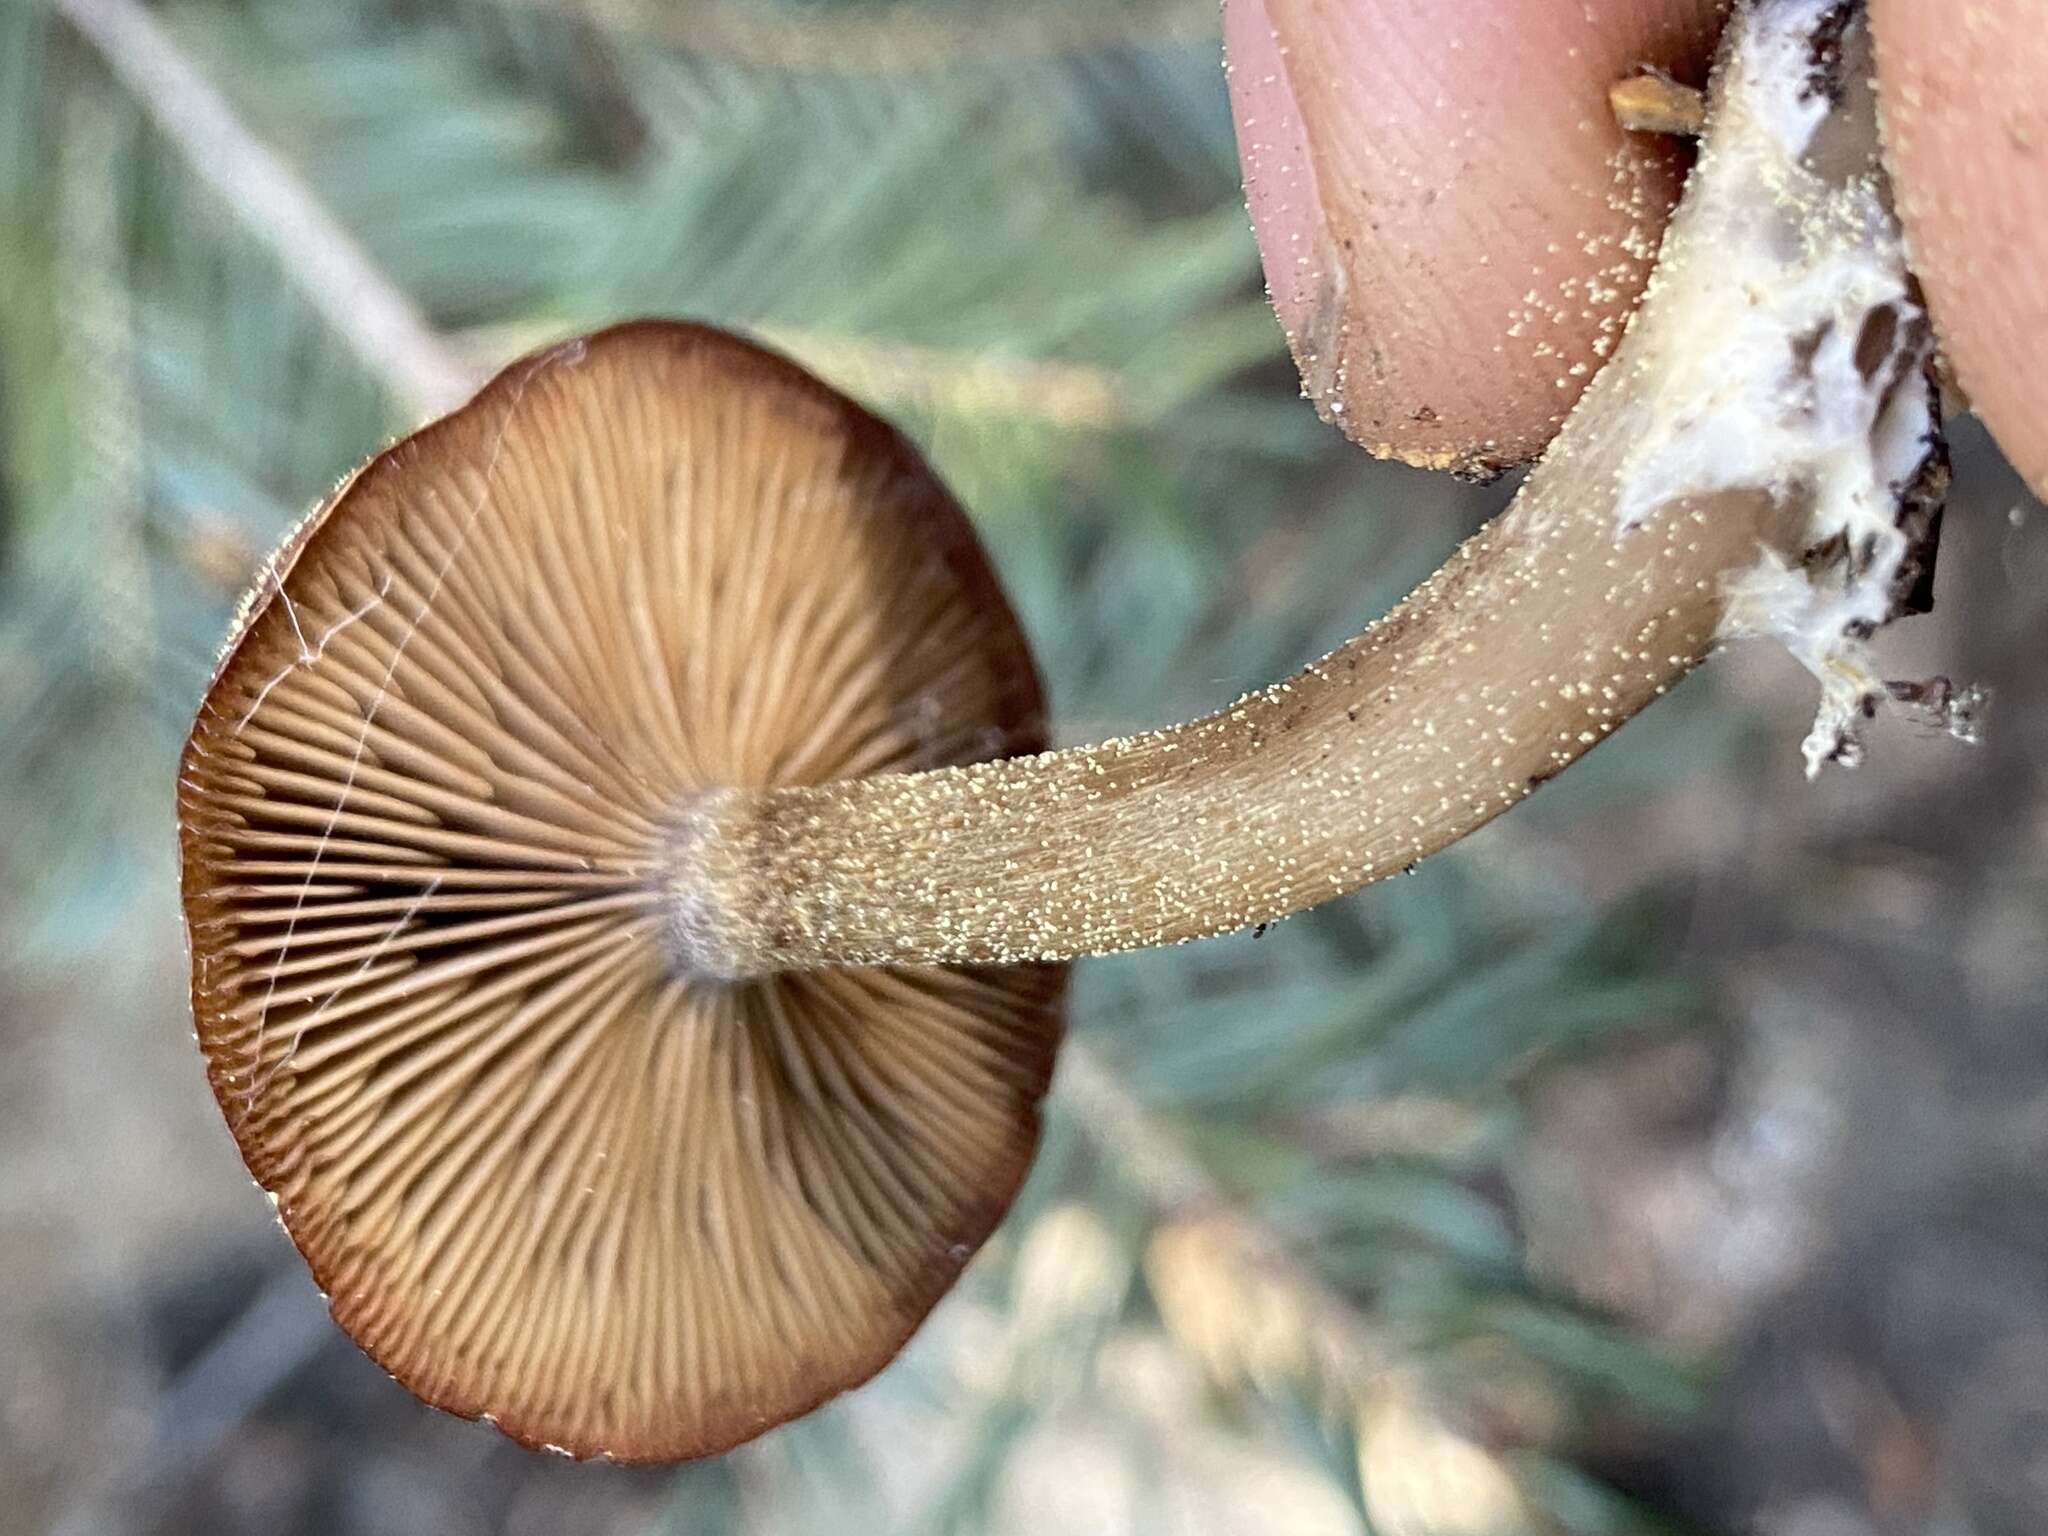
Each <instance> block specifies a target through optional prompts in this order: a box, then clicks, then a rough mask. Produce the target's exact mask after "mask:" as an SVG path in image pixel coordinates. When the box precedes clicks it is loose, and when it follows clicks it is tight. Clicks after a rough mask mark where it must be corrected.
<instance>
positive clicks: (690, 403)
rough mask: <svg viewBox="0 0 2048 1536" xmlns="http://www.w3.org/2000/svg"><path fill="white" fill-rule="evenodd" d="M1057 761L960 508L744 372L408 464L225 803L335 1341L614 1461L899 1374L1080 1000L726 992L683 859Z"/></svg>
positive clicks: (194, 805) (704, 352)
mask: <svg viewBox="0 0 2048 1536" xmlns="http://www.w3.org/2000/svg"><path fill="white" fill-rule="evenodd" d="M1043 744H1044V725H1043V708H1042V704H1041V700H1040V695H1039V687H1038V681H1037V677H1036V675H1035V673H1034V671H1033V668H1032V664H1031V659H1030V656H1029V654H1028V652H1027V651H1026V649H1025V645H1024V641H1023V639H1022V637H1021V635H1020V634H1019V632H1018V629H1017V625H1016V621H1015V620H1014V619H1013V618H1012V617H1011V614H1010V610H1009V607H1008V604H1007V603H1006V602H1005V601H1004V599H1003V596H1002V594H1001V592H1000V591H999V589H998V588H997V586H996V583H995V579H994V577H993V576H992V575H991V573H990V571H989V568H988V564H987V562H986V561H985V559H984V558H983V556H982V554H981V551H980V547H979V545H978V544H977V543H976V541H975V538H974V535H973V532H972V530H971V529H970V527H969V525H968V523H967V520H966V518H965V517H964V516H963V514H962V513H961V511H960V509H959V507H958V506H957V505H956V504H955V503H954V502H953V500H952V499H951V498H950V497H949V496H948V495H947V493H946V491H945V490H944V488H943V487H942V486H941V485H940V484H939V483H938V482H937V481H936V480H935V479H934V478H933V477H932V475H931V474H930V472H929V471H928V470H927V469H926V468H925V467H924V465H923V464H922V463H921V462H920V461H919V459H918V457H917V455H916V453H915V451H914V450H913V449H911V448H910V447H909V446H908V445H907V444H906V443H905V442H904V440H903V439H902V438H901V437H899V436H898V435H897V434H896V433H895V432H893V431H891V430H890V429H889V428H888V427H887V426H885V425H883V424H882V423H881V422H880V421H877V420H876V419H875V418H874V417H872V416H870V415H868V414H867V413H866V412H864V411H862V410H860V409H859V408H858V407H856V406H854V405H852V404H851V403H850V402H848V401H846V400H844V399H842V398H840V397H839V396H837V395H836V394H834V393H832V392H831V391H829V390H827V389H826V388H825V387H824V386H822V385H820V384H818V383H817V382H816V381H814V380H813V379H811V378H810V377H809V376H808V375H806V374H805V373H803V372H802V371H801V370H799V369H798V368H796V367H795V366H794V365H792V364H790V363H787V362H784V361H782V360H781V359H779V358H776V357H772V356H770V355H768V354H767V353H764V352H762V351H760V350H759V349H758V348H755V347H753V346H751V345H749V344H747V343H745V342H743V341H739V340H737V339H735V338H733V337H730V336H727V335H724V334H721V333H719V332H716V331H712V330H708V329H705V328H703V327H700V326H690V325H671V324H636V325H626V326H621V327H619V328H617V329H614V330H609V331H605V332H603V333H601V334H599V335H596V336H593V337H590V338H588V339H587V340H583V341H576V342H572V343H570V344H568V345H567V346H563V347H557V348H555V349H553V350H552V351H549V352H545V353H542V354H540V355H539V356H536V357H534V358H530V359H528V360H527V361H525V362H523V363H520V364H518V365H516V366H514V367H512V368H511V369H509V370H507V371H506V372H505V373H504V374H502V375H500V376H499V377H498V378H497V379H496V380H495V381H494V382H493V383H491V384H490V385H488V386H487V387H486V388H485V389H484V390H483V392H482V393H481V394H480V395H479V396H478V397H477V398H476V400H475V401H474V402H472V403H471V404H470V405H468V406H466V407H464V408H463V409H462V410H460V411H458V412H456V413H455V414H454V415H453V416H451V417H449V418H447V419H445V420H443V421H440V422H437V423H435V424H434V425H432V426H429V427H427V428H426V429H425V430H424V431H421V432H419V433H416V434H415V435H413V436H412V437H409V438H407V439H405V440H404V441H403V442H400V443H398V444H397V445H396V446H394V447H392V448H390V449H387V450H386V451H385V452H383V453H381V454H379V455H378V456H377V457H376V458H375V459H373V460H372V461H371V462H370V463H369V464H368V465H367V466H366V467H364V468H363V469H362V470H361V471H359V472H358V473H357V474H356V475H354V476H353V477H352V478H351V479H350V480H348V481H347V483H346V484H344V485H343V486H342V488H341V489H340V490H339V491H338V492H337V493H336V494H335V495H334V496H333V497H332V498H331V499H330V500H329V501H328V502H327V503H326V505H325V506H323V507H322V508H321V509H320V510H319V511H317V512H316V513H315V514H314V515H313V516H312V517H310V518H309V519H307V521H306V522H305V523H304V524H303V525H302V526H301V527H300V528H299V529H298V531H297V532H295V533H294V534H293V535H292V536H291V538H290V539H289V540H288V541H287V543H286V544H285V546H284V548H283V549H282V550H281V551H280V552H279V554H278V555H277V557H276V558H275V560H274V561H273V562H272V564H271V567H270V569H269V571H268V572H267V573H266V574H265V575H264V577H263V578H262V580H261V581H260V583H259V584H258V586H257V589H256V592H255V593H254V595H253V599H252V601H251V602H250V603H249V604H248V605H247V608H246V611H245V612H244V614H243V616H242V619H241V621H240V623H239V625H238V627H237V631H236V634H235V637H234V639H233V640H232V642H231V643H230V645H229V647H228V650H227V653H226V655H225V657H224V659H223V660H222V662H221V665H220V668H219V671H218V673H217V676H216V677H215V680H214V682H213V684H212V686H211V688H210V689H209V690H208V693H207V696H206V702H205V705H204V707H203V708H202V709H201V711H200V714H199V718H198V721H197V724H196V725H195V726H194V728H193V732H192V738H191V742H190V745H189V746H188V748H187V749H186V753H185V761H184V767H183V771H182V774H181V777H180V781H179V809H180V822H181V828H182V841H183V866H184V887H185V905H186V912H187V920H188V924H189V929H190V935H191V946H192V955H193V983H192V1002H193V1012H194V1014H195V1016H196V1018H197V1020H198V1029H199V1037H200V1041H201V1043H202V1045H203V1047H204V1049H205V1052H206V1056H207V1061H208V1066H209V1071H210V1076H211V1079H212V1083H213V1088H214V1091H215V1093H216V1095H217V1096H218V1097H219V1100H220V1104H221V1107H222V1109H223V1110H224V1112H225V1114H226V1116H227V1120H228V1123H229V1126H230V1127H231V1128H232V1130H233V1132H234V1135H235V1138H236V1140H237V1141H238V1142H239V1143H240V1145H241V1148H242V1152H243V1155H244V1156H245V1157H246V1159H247V1160H248V1164H249V1167H250V1169H251V1171H252V1172H253V1173H254V1174H255V1176H256V1178H257V1180H258V1182H259V1183H261V1184H262V1185H263V1186H264V1187H265V1188H266V1189H268V1190H269V1191H270V1192H271V1195H272V1198H273V1199H274V1200H275V1201H276V1203H277V1212H278V1215H279V1216H280V1217H281V1218H282V1220H283V1222H284V1224H285V1227H286V1228H287V1230H288V1231H289V1232H290V1233H291V1235H292V1238H293V1240H294V1241H295V1242H296V1243H297V1244H298V1245H299V1248H300V1249H301V1251H302V1252H303V1253H304V1254H305V1256H306V1259H307V1261H308V1263H309V1264H310V1265H311V1266H312V1269H313V1273H314V1275H315V1276H316V1277H317V1279H318V1280H319V1283H320V1285H321V1288H322V1289H323V1290H324V1291H326V1292H327V1293H328V1296H329V1299H330V1302H331V1305H332V1307H333V1311H334V1316H335V1318H336V1320H337V1321H338V1322H339V1323H340V1324H341V1325H342V1326H343V1327H344V1328H345V1329H347V1330H348V1331H349V1332H350V1333H351V1334H352V1335H354V1337H355V1338H356V1339H357V1341H358V1342H359V1343H361V1345H362V1346H363V1347H364V1348H365V1349H366V1350H367V1351H369V1353H370V1354H371V1355H373V1356H374V1357H375V1358H376V1359H377V1360H378V1361H379V1362H380V1363H382V1364H383V1365H384V1366H385V1367H386V1368H387V1369H389V1370H390V1371H391V1372H392V1374H394V1375H395V1376H397V1377H398V1378H399V1380H401V1381H402V1382H404V1383H405V1385H407V1386H408V1387H410V1388H411V1389H412V1390H413V1391H414V1392H416V1393H417V1394H418V1395H419V1396H421V1397H422V1398H424V1399H426V1400H427V1401H428V1402H430V1403H434V1404H437V1405H439V1406H442V1407H445V1408H449V1409H452V1410H454V1411H455V1412H457V1413H462V1414H467V1415H480V1414H488V1415H491V1416H492V1417H494V1418H495V1419H496V1421H497V1422H498V1424H499V1425H500V1427H501V1428H503V1429H504V1430H505V1431H506V1432H507V1433H509V1434H511V1435H512V1436H514V1437H515V1438H517V1439H519V1440H521V1441H524V1442H526V1443H528V1444H531V1445H536V1446H539V1445H548V1446H553V1447H556V1448H559V1449H562V1450H566V1451H568V1452H570V1453H572V1454H576V1455H594V1454H605V1455H610V1456H616V1457H619V1458H621V1459H631V1460H654V1459H673V1458H676V1457H683V1456H696V1455H703V1454H707V1453H709V1452H713V1451H718V1450H722V1449H724V1448H726V1447H727V1446H730V1445H733V1444H735V1443H736V1442H738V1441H741V1440H744V1439H747V1438H749V1437H750V1436H752V1435H755V1434H757V1433H759V1432H760V1431H761V1430H762V1429H764V1428H766V1427H768V1426H769V1425H771V1424H775V1423H778V1422H780V1421H781V1420H783V1419H787V1418H789V1417H791V1416H792V1415H795V1414H798V1413H802V1412H803V1411H805V1410H806V1409H808V1408H810V1407H812V1406H813V1405H815V1404H817V1403H818V1402H820V1401H822V1400H823V1399H825V1398H827V1397H829V1396H831V1395H832V1394H834V1393H836V1392H839V1391H841V1390H843V1389H845V1388H846V1387H849V1386H852V1385H854V1384H855V1383H858V1382H860V1381H863V1380H865V1379H866V1378H867V1377H868V1376H870V1375H872V1374H873V1373H874V1372H875V1371H876V1370H877V1369H879V1368H880V1367H881V1366H882V1365H883V1364H884V1363H886V1362H887V1361H888V1360H889V1359H890V1358H891V1357H892V1356H893V1355H894V1354H895V1353H896V1351H897V1350H898V1349H899V1348H900V1347H901V1345H902V1344H903V1342H904V1340H905V1339H906V1338H908V1337H909V1335H910V1333H911V1331H912V1330H913V1329H914V1328H916V1326H917V1324H918V1323H919V1322H920V1321H921V1320H922V1319H923V1317H924V1315H925V1314H926V1312H928V1311H929V1310H930V1308H931V1307H932V1305H933V1303H934V1302H936V1301H937V1300H938V1298H939V1297H940V1295H942V1294H943V1293H944V1292H945V1291H946V1289H947V1288H948V1287H949V1286H950V1285H951V1284H952V1283H953V1280H954V1277H955V1276H956V1275H957V1274H958V1273H959V1271H960V1268H961V1266H962V1264H964V1263H965V1262H966V1260H967V1258H968V1257H969V1256H970V1255H971V1254H972V1253H973V1251H974V1250H975V1248H977V1247H978V1246H979V1245H980V1243H981V1241H982V1240H983V1239H984V1238H985V1237H986V1236H987V1235H988V1233H989V1231H990V1229H991V1228H992V1227H993V1226H994V1225H995V1223H996V1221H997V1220H998V1219H999V1218H1000V1217H1001V1215H1002V1213H1003V1211H1004V1210H1005V1208H1006V1207H1007V1206H1008V1205H1009V1202H1010V1199H1011V1197H1012V1195H1013V1194H1014V1193H1015V1192H1016V1188H1017V1184H1018V1182H1019V1180H1020V1179H1021V1178H1022V1177H1023V1174H1024V1171H1025V1168H1026V1167H1027V1165H1028V1163H1029V1161H1030V1158H1031V1153H1032V1150H1033V1147H1034V1145H1035V1143H1036V1140H1037V1135H1038V1105H1039V1100H1040V1099H1041V1097H1042V1096H1043V1095H1044V1092H1045V1088H1046V1083H1047V1080H1048V1078H1049V1076H1050V1074H1051V1070H1052V1061H1053V1049H1054V1046H1055V1044H1056V1042H1057V1040H1058V1037H1059V1031H1060V1022H1061V1013H1060V993H1061V986H1062V981H1063V970H1062V968H1061V967H1058V966H1023V967H1016V968H1010V969H1004V970H986V969H975V968H967V969H944V968H939V967H934V966H905V967H897V968H893V969H886V970H882V969H877V970H839V971H823V972H817V973H814V974H802V973H794V972H793V973H788V974H784V975H780V976H775V977H765V978H761V979H758V980H754V981H749V982H747V983H745V984H739V985H725V984H716V985H705V984H701V983H700V982H699V981H698V980H697V979H696V978H694V977H693V976H691V975H690V974H689V972H688V970H687V968H686V967H684V966H682V965H680V964H678V963H677V962H676V959H675V957H674V956H673V955H672V954H671V953H670V948H669V944H668V940H667V937H666V928H665V925H666V923H667V922H668V911H667V904H666V903H665V901H664V899H663V897H662V895H661V886H660V883H659V878H658V877H659V873H660V869H661V866H662V848H663V846H664V839H665V837H666V835H667V833H666V830H665V829H666V828H667V827H668V826H669V824H670V822H671V820H672V817H673V815H674V812H675V811H676V808H677V807H679V806H683V805H687V804H689V803H691V801H692V799H693V798H694V797H696V796H698V795H701V794H702V793H704V792H706V791H707V790H708V789H709V788H710V787H712V786H723V785H742V786H747V787H749V788H753V787H766V786H774V785H790V784H806V783H814V782H819V781H823V780H826V779H830V778H834V777H838V776H842V775H848V774H869V773H882V772H899V771H906V770H917V769H926V768H930V767H933V766H935V765H937V764H942V763H961V762H967V761H972V760H975V759H979V758H984V757H988V756H991V755H994V754H999V753H1013V752H1019V751H1030V750H1033V749H1035V748H1038V747H1040V746H1042V745H1043Z"/></svg>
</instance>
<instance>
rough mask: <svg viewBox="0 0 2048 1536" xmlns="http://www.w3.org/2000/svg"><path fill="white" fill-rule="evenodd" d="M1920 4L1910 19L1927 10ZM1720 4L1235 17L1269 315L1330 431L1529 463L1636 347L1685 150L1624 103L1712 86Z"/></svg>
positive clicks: (1578, 4) (1298, 10)
mask: <svg viewBox="0 0 2048 1536" xmlns="http://www.w3.org/2000/svg"><path fill="white" fill-rule="evenodd" d="M1909 3H1910V0H1909ZM1722 10H1723V6H1722V5H1720V4H1719V3H1717V0H1428V3H1417V0H1351V3H1347V4H1327V3H1320V0H1225V5H1224V47H1225V52H1226V57H1227V60H1228V70H1229V84H1230V99H1231V108H1232V112H1233V114H1234V116H1235V119H1236V124H1237V137H1238V148H1239V155H1240V158H1241V160H1242V162H1243V165H1244V174H1245V188H1246V193H1247V196H1248V200H1249V202H1250V205H1251V213H1252V222H1253V225H1254V227H1255V229H1256V231H1257V234H1258V238H1259V249H1260V253H1261V255H1262V257H1263V259H1264V262H1265V268H1266V279H1267V285H1268V287H1269V289H1270V291H1271V293H1272V297H1273V305H1274V308H1275V310H1276V311H1277V312H1278V313H1279V317H1280V322H1281V325H1282V326H1283V328H1284V329H1285V330H1286V332H1287V338H1288V343H1289V345H1290V346H1291V347H1292V348H1293V351H1294V356H1295V361H1296V363H1297V364H1298V365H1299V366H1300V368H1301V372H1302V379H1303V383H1304V386H1305V388H1306V390H1307V393H1308V394H1309V396H1310V398H1311V399H1313V400H1314V401H1315V403H1316V406H1317V408H1318V410H1320V411H1321V412H1322V413H1323V415H1324V416H1325V417H1326V418H1327V419H1330V420H1333V421H1335V422H1337V423H1338V424H1339V425H1341V426H1342V427H1343V429H1344V430H1345V432H1347V433H1348V434H1349V435H1350V436H1351V437H1353V438H1354V439H1355V440H1357V441H1358V442H1360V443H1362V444H1364V445H1365V446H1366V447H1367V448H1369V449H1371V450H1372V451H1373V452H1374V453H1378V454H1381V455H1384V456H1389V457H1394V458H1400V459H1405V460H1407V461H1408V462H1410V463H1417V464H1424V465H1429V466H1431V467H1438V468H1455V469H1465V470H1475V471H1481V472H1484V471H1488V470H1494V469H1499V468H1503V467H1505V466H1507V465H1509V464H1513V463H1516V462H1519V461H1521V460H1524V459H1527V458H1530V457H1533V456H1534V455H1535V454H1536V453H1537V452H1539V451H1540V450H1541V449H1542V447H1543V445H1544V444H1545V443H1547V442H1548V441H1549V440H1550V437H1551V435H1552V434H1553V433H1554V432H1555V431H1556V429H1557V427H1558V425H1559V424H1560V423H1561V422H1562V421H1563V419H1564V414H1565V412H1566V411H1568V410H1569V409H1570V408H1571V406H1572V404H1573V403H1574V402H1575V401H1576V400H1577V398H1578V395H1579V391H1580V390H1581V388H1582V387H1583V386H1584V383H1585V381H1586V379H1587V378H1588V377H1589V376H1590V374H1591V373H1592V371H1593V370H1594V369H1595V368H1596V367H1597V366H1598V364H1599V361H1600V359H1601V357H1602V356H1604V355H1605V352H1606V349H1607V347H1608V346H1610V345H1611V344H1612V342H1613V341H1614V339H1615V338H1616V337H1617V336H1618V335H1619V333H1620V329H1621V326H1622V323H1623V320H1624V319H1625V317H1626V315H1627V313H1628V311H1629V308H1630V306H1631V305H1632V304H1633V303H1634V300H1635V298H1636V296H1637V293H1638V292H1639V291H1640V289H1641V286H1642V282H1643V279H1644V276H1645V275H1646V272H1647V270H1648V266H1649V262H1650V259H1651V258H1652V257H1653V256H1654V254H1655V251H1656V247H1657V240H1658V237H1659V235H1660V234H1661V232H1662V228H1663V222H1664V219H1665V217H1666V215H1667V214H1668V213H1669V211H1670V208H1671V204H1672V201H1673V200H1674V198H1675V196H1676V194H1677V189H1678V185H1679V179H1680V175H1681V171H1682V160H1681V154H1680V151H1679V150H1678V149H1677V148H1676V147H1674V146H1672V145H1669V144H1666V143H1660V142H1657V141H1654V140H1651V139H1648V138H1646V137H1644V136H1641V135H1637V136H1627V135H1624V134H1623V133H1622V132H1621V131H1620V130H1619V129H1618V128H1617V127H1616V126H1615V123H1614V120H1613V116H1612V114H1611V112H1610V111H1609V109H1608V105H1607V88H1608V86H1609V85H1611V84H1612V83H1613V82H1614V81H1615V80H1617V79H1619V78H1620V77H1621V76H1623V75H1625V74H1627V73H1628V72H1629V71H1630V70H1632V69H1634V68H1635V67H1637V66H1638V65H1641V64H1653V65H1656V66H1659V67H1661V68H1664V69H1667V70H1670V71H1672V72H1674V73H1676V74H1678V75H1680V76H1681V77H1682V78H1689V79H1692V80H1695V81H1697V80H1699V79H1700V78H1702V76H1703V72H1704V69H1705V66H1706V63H1707V61H1708V58H1709V55H1710V52H1711V48H1712V42H1713V37H1714V34H1715V32H1716V31H1717V30H1718V23H1719V19H1720V16H1721V13H1722Z"/></svg>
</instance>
